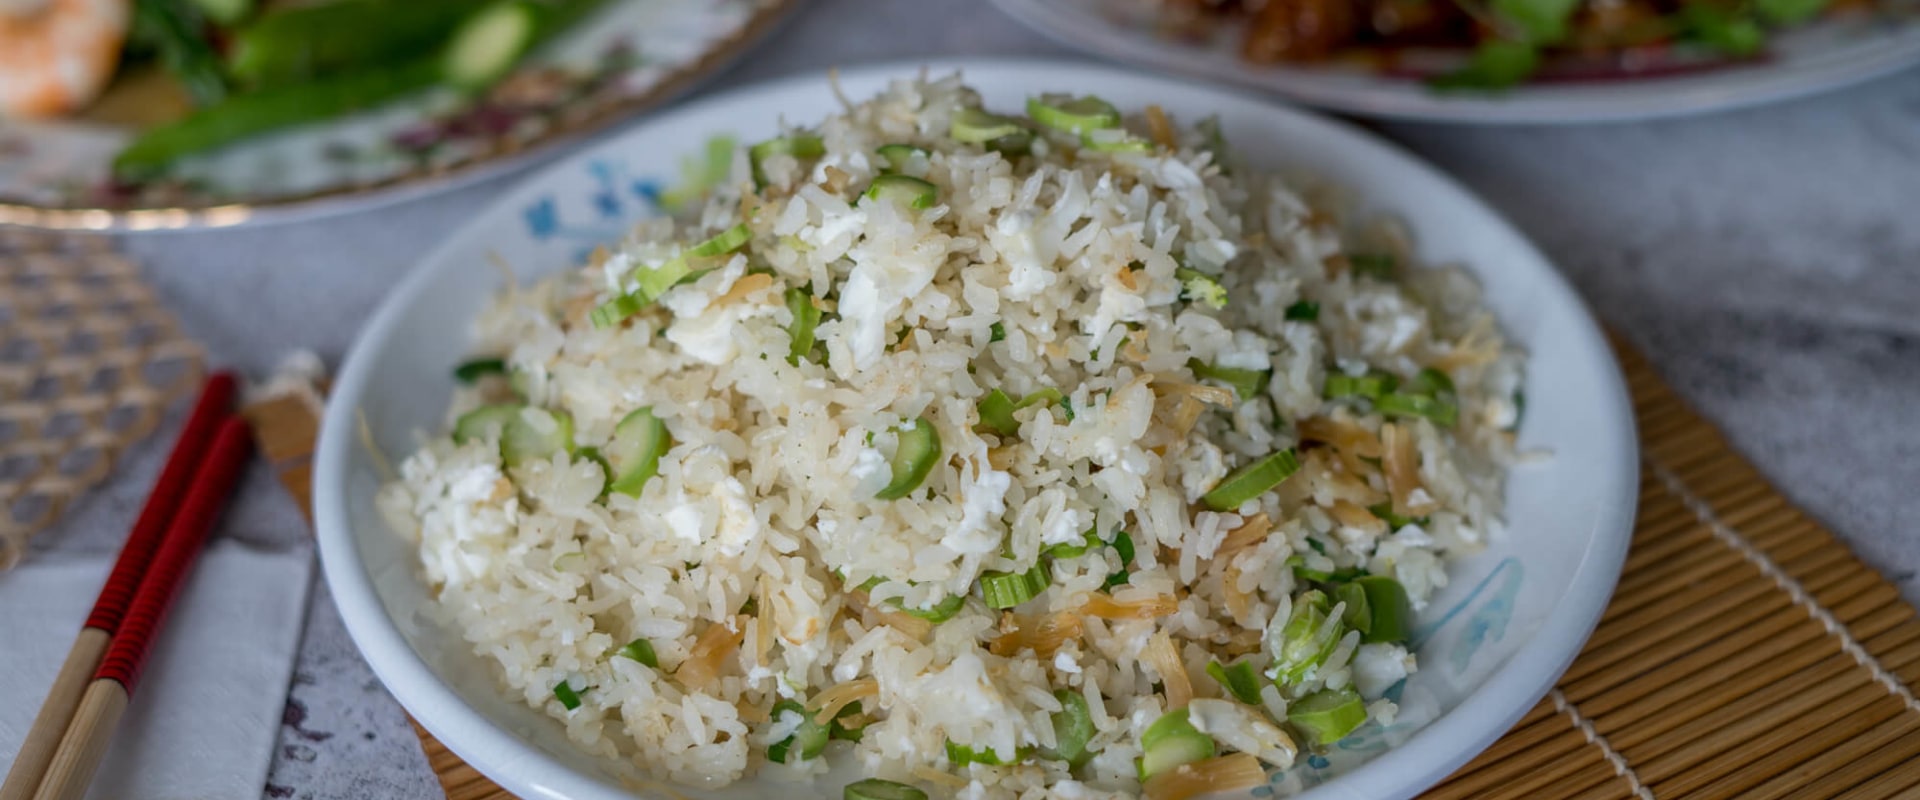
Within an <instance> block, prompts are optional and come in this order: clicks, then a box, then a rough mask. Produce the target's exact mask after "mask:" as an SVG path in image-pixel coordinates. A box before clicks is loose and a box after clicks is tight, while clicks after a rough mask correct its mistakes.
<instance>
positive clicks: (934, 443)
mask: <svg viewBox="0 0 1920 800" xmlns="http://www.w3.org/2000/svg"><path fill="white" fill-rule="evenodd" d="M939 461H940V432H939V431H936V430H934V429H933V423H931V422H928V421H927V418H926V417H919V418H916V419H914V421H913V424H912V425H911V426H909V427H907V428H906V429H905V430H902V431H900V437H899V444H898V446H896V447H895V448H894V451H893V463H892V465H891V466H892V468H893V480H892V481H891V482H890V483H888V484H887V485H886V487H885V488H883V489H881V490H880V493H879V494H876V495H874V497H876V498H878V499H881V500H898V499H900V498H902V497H906V496H907V493H909V492H912V491H913V490H914V489H917V488H920V484H921V482H923V481H925V480H926V479H927V473H930V472H932V471H933V465H934V464H935V463H938V462H939Z"/></svg>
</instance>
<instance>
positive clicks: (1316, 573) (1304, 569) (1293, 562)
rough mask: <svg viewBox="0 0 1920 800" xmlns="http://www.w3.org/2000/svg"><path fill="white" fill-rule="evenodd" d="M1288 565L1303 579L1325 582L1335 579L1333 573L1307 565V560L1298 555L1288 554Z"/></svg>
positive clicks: (1297, 576)
mask: <svg viewBox="0 0 1920 800" xmlns="http://www.w3.org/2000/svg"><path fill="white" fill-rule="evenodd" d="M1286 565H1287V566H1289V567H1292V568H1293V575H1294V577H1296V578H1299V579H1300V580H1303V581H1315V582H1320V583H1325V582H1327V581H1330V580H1333V573H1331V572H1325V571H1322V570H1317V569H1314V568H1312V567H1309V566H1307V560H1306V559H1305V558H1304V557H1301V556H1298V555H1292V556H1287V561H1286Z"/></svg>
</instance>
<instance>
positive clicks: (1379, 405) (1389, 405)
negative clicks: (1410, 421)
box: [1373, 392, 1460, 428]
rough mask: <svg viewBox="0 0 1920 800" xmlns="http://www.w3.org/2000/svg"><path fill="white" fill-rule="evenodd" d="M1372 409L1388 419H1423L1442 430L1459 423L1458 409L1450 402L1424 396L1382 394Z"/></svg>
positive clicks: (1395, 393) (1396, 393) (1397, 393)
mask: <svg viewBox="0 0 1920 800" xmlns="http://www.w3.org/2000/svg"><path fill="white" fill-rule="evenodd" d="M1373 406H1374V408H1376V409H1378V410H1379V411H1380V413H1382V414H1385V415H1387V416H1390V417H1423V418H1426V419H1429V420H1432V421H1433V423H1434V424H1435V425H1439V426H1440V427H1442V428H1451V427H1453V424H1454V423H1455V422H1457V421H1459V417H1460V407H1459V406H1456V405H1454V404H1453V403H1452V402H1451V401H1448V400H1444V399H1440V398H1435V397H1432V396H1429V395H1424V394H1403V393H1400V392H1392V393H1389V394H1383V395H1381V396H1380V398H1379V399H1377V400H1375V401H1373Z"/></svg>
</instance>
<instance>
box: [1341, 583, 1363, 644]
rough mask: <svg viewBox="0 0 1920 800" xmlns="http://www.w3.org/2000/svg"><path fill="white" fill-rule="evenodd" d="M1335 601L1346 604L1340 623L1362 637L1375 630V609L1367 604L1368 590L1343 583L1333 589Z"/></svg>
mask: <svg viewBox="0 0 1920 800" xmlns="http://www.w3.org/2000/svg"><path fill="white" fill-rule="evenodd" d="M1333 600H1334V602H1336V603H1343V604H1345V605H1344V607H1343V608H1342V609H1341V611H1340V621H1341V622H1344V623H1346V625H1347V627H1349V628H1352V629H1354V630H1357V631H1359V632H1360V635H1361V636H1362V637H1365V636H1366V635H1367V632H1368V631H1371V630H1373V608H1372V605H1371V604H1370V603H1368V602H1367V590H1366V589H1365V588H1363V587H1361V586H1360V585H1359V584H1355V583H1343V584H1340V585H1339V586H1336V587H1334V589H1333Z"/></svg>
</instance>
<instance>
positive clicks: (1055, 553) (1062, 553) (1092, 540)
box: [1040, 528, 1107, 558]
mask: <svg viewBox="0 0 1920 800" xmlns="http://www.w3.org/2000/svg"><path fill="white" fill-rule="evenodd" d="M1106 544H1107V543H1106V542H1103V541H1100V535H1099V534H1098V533H1095V532H1094V529H1092V528H1088V529H1087V532H1086V533H1085V534H1084V535H1083V536H1082V538H1081V539H1080V541H1078V542H1070V543H1062V544H1056V545H1050V546H1048V547H1047V548H1046V549H1045V550H1042V551H1040V552H1041V554H1042V555H1045V556H1046V557H1048V558H1078V557H1080V556H1084V555H1086V554H1087V551H1088V550H1092V549H1094V548H1096V547H1104V546H1106Z"/></svg>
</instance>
